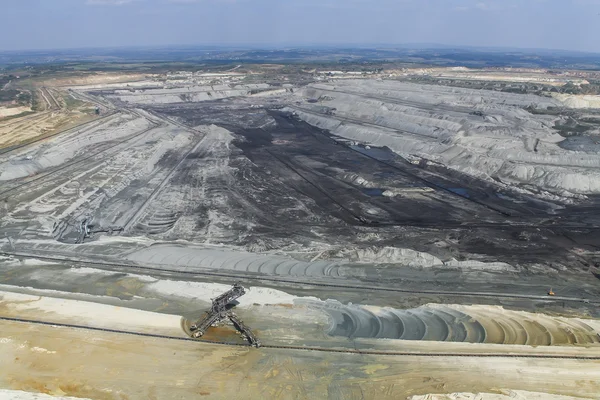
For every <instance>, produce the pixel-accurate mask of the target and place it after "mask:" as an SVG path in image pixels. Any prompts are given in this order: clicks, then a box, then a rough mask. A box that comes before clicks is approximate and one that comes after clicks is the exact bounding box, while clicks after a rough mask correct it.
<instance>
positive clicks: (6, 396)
mask: <svg viewBox="0 0 600 400" xmlns="http://www.w3.org/2000/svg"><path fill="white" fill-rule="evenodd" d="M0 400H89V399H85V398H83V397H70V396H52V395H49V394H44V393H31V392H25V391H23V390H6V389H0Z"/></svg>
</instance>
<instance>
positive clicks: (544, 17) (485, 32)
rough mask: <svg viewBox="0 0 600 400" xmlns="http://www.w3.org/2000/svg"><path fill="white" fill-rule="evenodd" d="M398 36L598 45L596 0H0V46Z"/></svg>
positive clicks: (256, 43) (293, 42) (489, 43)
mask: <svg viewBox="0 0 600 400" xmlns="http://www.w3.org/2000/svg"><path fill="white" fill-rule="evenodd" d="M405 43H411V44H415V43H439V44H446V45H464V46H485V47H515V48H545V49H564V50H582V51H592V52H599V53H600V0H1V2H0V51H1V50H29V49H37V50H39V49H63V48H85V47H117V46H168V45H207V44H217V45H219V44H232V45H248V46H253V47H260V46H281V47H286V46H297V45H320V44H323V45H325V44H364V45H366V44H392V45H396V44H405Z"/></svg>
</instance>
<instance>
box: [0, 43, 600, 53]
mask: <svg viewBox="0 0 600 400" xmlns="http://www.w3.org/2000/svg"><path fill="white" fill-rule="evenodd" d="M169 48H172V49H190V50H194V49H197V50H204V49H206V50H215V51H219V50H230V51H231V50H239V51H248V50H277V51H285V50H299V49H300V50H301V49H310V50H321V49H322V50H327V49H347V50H354V49H360V50H379V49H381V50H470V51H475V52H511V51H515V52H522V53H525V54H526V53H530V52H560V53H571V54H582V55H598V56H600V51H589V50H569V49H564V48H545V47H538V48H532V47H512V46H485V45H482V46H474V45H464V44H444V43H316V44H311V43H289V44H281V43H277V44H269V43H198V44H181V43H179V44H176V43H175V44H160V45H152V44H145V45H115V46H103V45H99V46H83V47H56V48H22V49H0V53H38V52H39V53H43V52H76V51H92V50H131V51H135V50H163V49H169Z"/></svg>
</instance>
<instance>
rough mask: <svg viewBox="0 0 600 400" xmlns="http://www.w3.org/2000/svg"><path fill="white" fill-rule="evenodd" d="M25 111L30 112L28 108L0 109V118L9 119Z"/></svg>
mask: <svg viewBox="0 0 600 400" xmlns="http://www.w3.org/2000/svg"><path fill="white" fill-rule="evenodd" d="M27 111H31V108H30V107H25V106H22V107H10V108H7V107H0V118H3V117H10V116H11V115H17V114H21V113H24V112H27Z"/></svg>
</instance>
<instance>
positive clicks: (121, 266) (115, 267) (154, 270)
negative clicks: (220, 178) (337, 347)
mask: <svg viewBox="0 0 600 400" xmlns="http://www.w3.org/2000/svg"><path fill="white" fill-rule="evenodd" d="M0 255H4V256H13V257H22V258H35V259H38V260H48V261H55V262H68V263H75V264H82V263H85V264H86V265H88V266H89V265H94V266H99V267H100V268H103V269H105V270H110V271H115V272H124V271H125V270H130V271H139V272H144V273H149V274H154V275H156V276H161V277H167V278H173V277H180V278H182V277H185V278H201V277H205V276H213V277H219V278H228V279H236V280H246V281H248V280H254V281H264V282H275V283H284V284H294V285H304V286H313V287H324V288H336V289H351V290H366V291H377V292H389V293H408V294H431V295H441V296H455V297H481V298H502V299H527V300H545V301H561V302H567V301H568V302H574V303H585V304H592V305H598V306H600V300H596V299H593V300H592V299H585V298H580V297H565V296H553V297H548V296H547V295H544V296H538V295H528V294H519V293H495V292H456V291H448V290H427V289H401V288H398V287H394V286H372V285H360V284H342V283H333V282H327V283H325V282H323V281H322V280H321V281H320V282H319V281H311V280H302V279H291V278H278V277H274V276H270V275H259V274H244V273H243V272H241V271H235V273H225V272H212V271H186V270H183V269H181V270H179V269H170V268H159V267H147V266H141V265H135V264H126V263H115V262H109V261H98V260H92V259H84V258H81V259H74V258H68V257H52V256H44V255H36V254H26V253H19V252H6V251H0Z"/></svg>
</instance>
